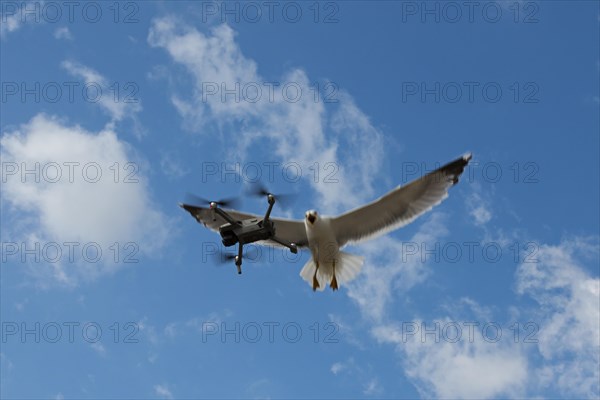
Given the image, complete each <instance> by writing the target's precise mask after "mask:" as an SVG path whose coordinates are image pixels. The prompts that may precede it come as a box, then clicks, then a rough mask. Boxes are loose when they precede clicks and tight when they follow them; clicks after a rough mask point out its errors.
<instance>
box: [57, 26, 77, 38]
mask: <svg viewBox="0 0 600 400" xmlns="http://www.w3.org/2000/svg"><path fill="white" fill-rule="evenodd" d="M54 37H55V38H56V39H65V40H73V35H72V34H71V31H70V30H69V28H68V27H66V26H62V27H60V28H56V30H55V31H54Z"/></svg>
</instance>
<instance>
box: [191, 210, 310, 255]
mask: <svg viewBox="0 0 600 400" xmlns="http://www.w3.org/2000/svg"><path fill="white" fill-rule="evenodd" d="M180 206H181V208H183V209H185V210H186V211H188V212H189V213H190V214H192V216H193V217H194V218H196V220H197V221H198V222H199V223H201V224H203V225H204V226H206V227H207V228H209V229H211V230H213V231H215V232H219V227H220V226H221V225H223V224H226V223H227V221H225V219H224V218H223V217H221V216H220V215H219V214H217V213H216V212H214V211H212V210H211V209H209V208H204V207H197V206H193V205H189V204H180ZM224 211H225V212H227V214H229V215H231V217H232V218H233V219H235V220H237V221H243V220H246V219H256V220H257V221H259V220H261V219H263V218H264V216H259V215H255V214H250V213H243V212H239V211H235V210H224ZM269 219H270V220H271V221H273V224H274V225H275V235H276V236H277V237H278V238H279V239H281V240H283V241H285V242H289V243H295V244H296V246H298V247H305V246H308V239H307V237H306V228H305V226H304V221H301V220H292V219H284V218H273V217H270V218H269ZM257 243H258V244H265V245H271V246H281V245H280V244H279V243H277V242H274V241H272V240H266V241H259V242H257Z"/></svg>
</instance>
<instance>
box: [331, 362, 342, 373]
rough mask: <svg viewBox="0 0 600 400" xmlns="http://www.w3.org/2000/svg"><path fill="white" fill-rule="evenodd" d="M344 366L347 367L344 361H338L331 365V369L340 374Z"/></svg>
mask: <svg viewBox="0 0 600 400" xmlns="http://www.w3.org/2000/svg"><path fill="white" fill-rule="evenodd" d="M344 368H345V367H344V364H343V363H341V362H336V363H334V364H333V365H332V366H331V368H330V370H331V372H332V373H333V374H334V375H337V374H339V373H340V372H341V371H342V370H343V369H344Z"/></svg>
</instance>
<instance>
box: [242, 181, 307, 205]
mask: <svg viewBox="0 0 600 400" xmlns="http://www.w3.org/2000/svg"><path fill="white" fill-rule="evenodd" d="M246 194H248V195H250V196H254V197H264V196H269V195H271V196H273V197H275V200H277V202H279V203H281V204H284V205H285V204H289V203H290V202H292V201H293V200H294V199H295V198H296V196H297V194H295V193H279V194H275V193H273V192H271V191H270V190H269V189H267V188H266V187H265V186H264V185H263V184H261V183H252V184H251V185H250V186H249V187H248V188H247V189H246Z"/></svg>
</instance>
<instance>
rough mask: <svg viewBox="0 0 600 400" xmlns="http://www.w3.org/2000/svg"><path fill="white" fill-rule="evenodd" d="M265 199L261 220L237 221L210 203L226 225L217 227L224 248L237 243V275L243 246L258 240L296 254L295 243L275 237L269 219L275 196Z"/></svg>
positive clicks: (269, 195) (270, 195) (239, 272)
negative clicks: (265, 209) (272, 243)
mask: <svg viewBox="0 0 600 400" xmlns="http://www.w3.org/2000/svg"><path fill="white" fill-rule="evenodd" d="M267 199H268V201H269V208H268V209H267V212H266V213H265V217H264V218H263V219H262V220H259V219H258V218H256V219H248V220H243V221H237V220H235V219H234V218H233V217H232V216H231V215H229V214H228V213H227V212H226V211H224V210H222V209H220V208H219V207H218V204H217V203H216V202H214V201H213V202H211V203H210V209H211V210H212V211H213V212H215V213H217V214H219V215H220V216H221V217H223V219H225V221H227V223H226V224H224V225H221V226H220V227H219V234H220V235H221V238H222V242H223V245H224V246H225V247H230V246H233V245H235V244H236V243H239V246H238V254H237V256H235V265H236V266H237V270H238V274H241V273H242V252H243V247H244V244H247V243H253V242H257V241H259V240H272V241H273V242H276V243H278V244H280V245H282V246H284V247H287V248H288V249H290V251H291V252H292V253H293V254H296V253H298V246H296V244H295V243H288V242H286V241H284V240H281V239H280V238H278V237H277V236H276V235H275V233H276V230H275V224H274V223H273V221H271V219H270V218H269V217H270V216H271V211H272V210H273V206H274V205H275V196H273V195H272V194H270V193H269V194H267Z"/></svg>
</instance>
